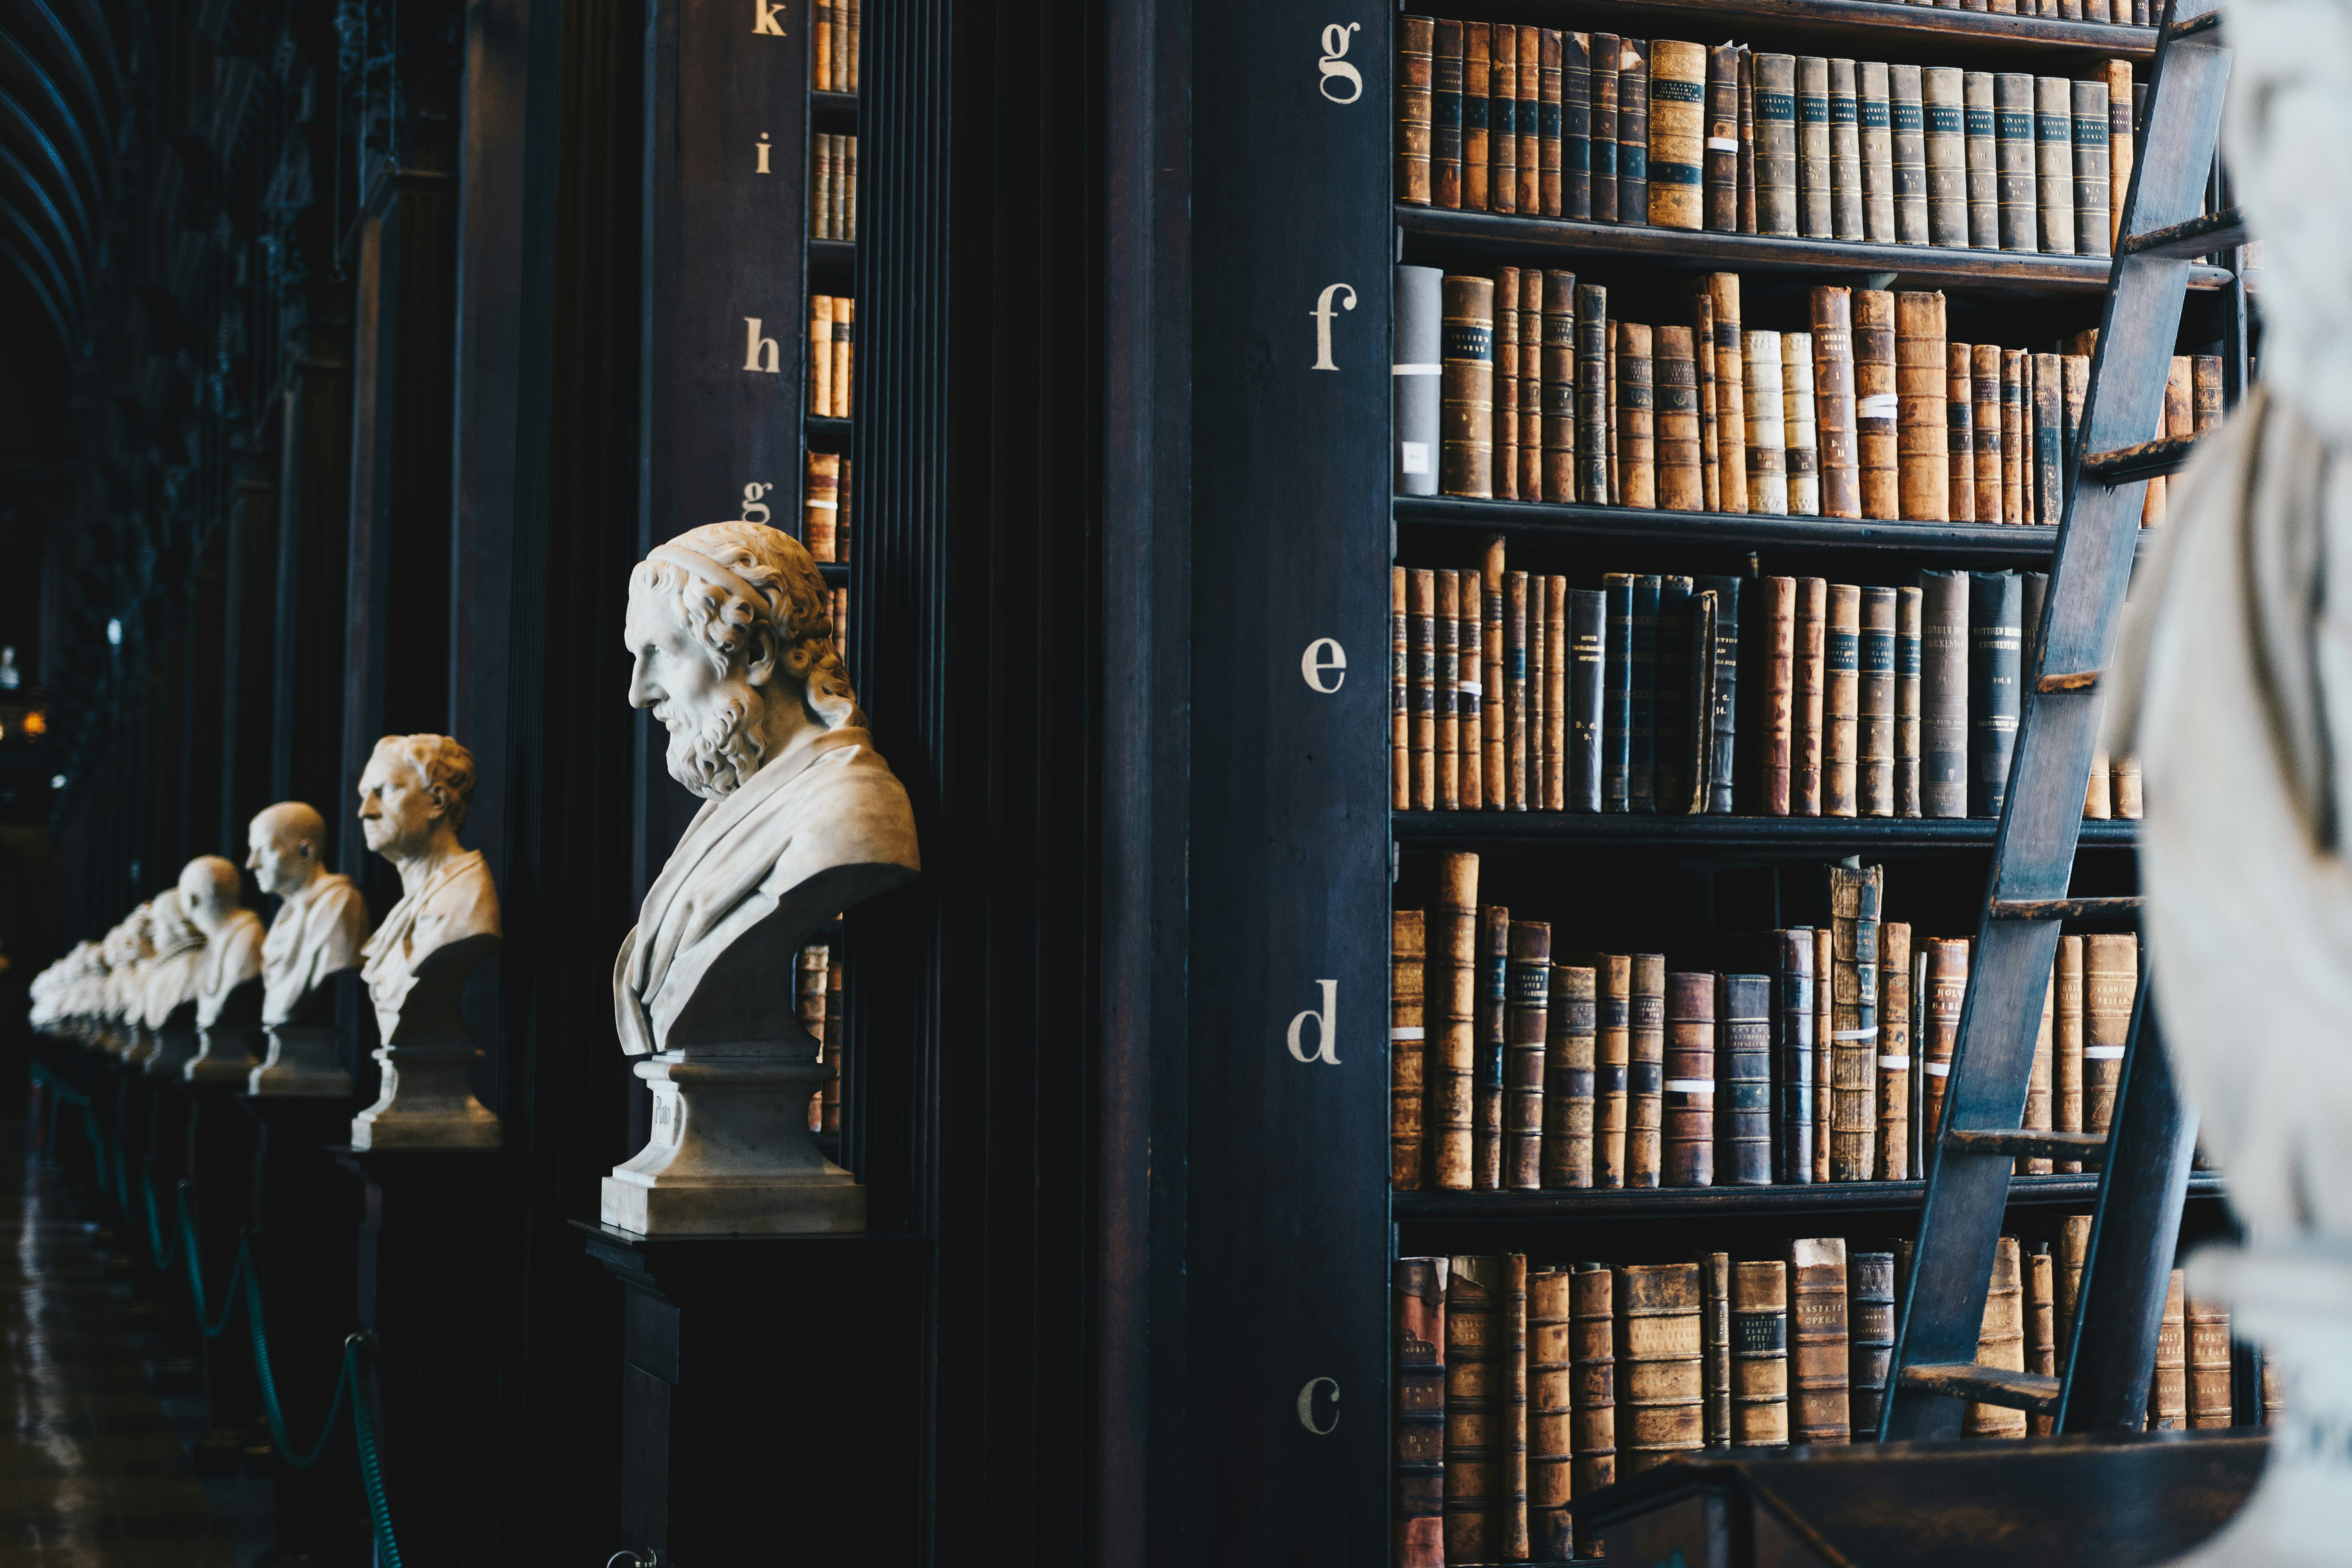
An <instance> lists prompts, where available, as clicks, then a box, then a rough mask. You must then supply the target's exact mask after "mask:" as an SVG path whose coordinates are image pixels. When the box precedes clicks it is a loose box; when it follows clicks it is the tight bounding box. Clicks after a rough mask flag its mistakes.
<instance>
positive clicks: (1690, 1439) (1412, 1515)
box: [1392, 1215, 2275, 1568]
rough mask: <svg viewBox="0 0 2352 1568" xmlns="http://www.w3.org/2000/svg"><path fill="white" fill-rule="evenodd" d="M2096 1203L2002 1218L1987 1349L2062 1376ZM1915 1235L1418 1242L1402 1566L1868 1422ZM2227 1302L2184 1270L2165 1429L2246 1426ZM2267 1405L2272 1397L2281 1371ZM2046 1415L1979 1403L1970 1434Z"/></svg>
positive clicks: (1474, 1556) (1520, 1541)
mask: <svg viewBox="0 0 2352 1568" xmlns="http://www.w3.org/2000/svg"><path fill="white" fill-rule="evenodd" d="M2090 1228H2091V1225H2090V1216H2089V1215H2074V1216H2070V1217H2069V1218H2067V1219H2066V1220H2065V1222H2064V1225H2063V1231H2062V1235H2061V1240H2060V1242H2059V1249H2060V1250H2059V1255H2057V1256H2053V1252H2052V1249H2051V1246H2050V1244H2049V1243H2046V1242H2045V1243H2042V1244H2040V1245H2038V1246H2036V1247H2033V1248H2032V1249H2031V1250H2029V1249H2028V1248H2027V1247H2025V1246H2024V1244H2022V1243H2021V1241H2020V1240H2019V1238H2017V1237H2001V1238H2000V1244H1999V1246H1998V1248H1997V1249H1996V1252H1995V1256H1994V1260H1993V1268H1992V1274H1991V1277H1990V1280H1989V1282H1988V1291H1987V1296H1986V1300H1985V1310H1984V1317H1983V1319H1982V1323H1981V1327H1980V1329H1979V1338H1978V1350H1977V1361H1978V1363H1979V1364H1980V1365H1985V1366H1994V1367H2002V1368H2006V1369H2008V1370H2011V1371H2016V1372H2032V1373H2040V1374H2042V1375H2043V1376H2055V1375H2056V1374H2057V1372H2058V1367H2059V1363H2060V1355H2059V1347H2060V1346H2061V1345H2063V1344H2066V1343H2069V1342H2071V1340H2072V1328H2073V1320H2074V1310H2075V1304H2076V1299H2077V1295H2078V1293H2079V1290H2080V1287H2081V1281H2082V1275H2083V1264H2084V1257H2085V1254H2086V1251H2087V1245H2088V1241H2089V1237H2090ZM1909 1251H1910V1243H1909V1242H1907V1241H1900V1242H1897V1241H1878V1242H1864V1243H1862V1244H1860V1245H1858V1246H1856V1247H1854V1248H1853V1250H1851V1251H1849V1249H1848V1245H1847V1242H1846V1240H1845V1239H1844V1238H1843V1237H1817V1238H1799V1239H1794V1240H1791V1241H1790V1242H1789V1243H1788V1245H1787V1250H1786V1252H1785V1253H1783V1254H1781V1255H1780V1256H1776V1257H1772V1258H1756V1259H1743V1260H1738V1261H1735V1260H1734V1259H1733V1258H1732V1257H1731V1255H1730V1254H1728V1253H1724V1252H1715V1253H1707V1254H1704V1255H1702V1256H1701V1257H1700V1258H1697V1259H1696V1260H1694V1261H1691V1262H1674V1263H1655V1264H1618V1265H1610V1264H1603V1263H1578V1264H1574V1265H1572V1266H1568V1267H1558V1266H1554V1267H1540V1266H1538V1267H1532V1268H1531V1267H1530V1265H1529V1262H1528V1258H1527V1256H1526V1255H1525V1254H1521V1253H1503V1254H1474V1255H1468V1256H1456V1257H1452V1258H1398V1259H1397V1260H1396V1263H1395V1265H1394V1268H1393V1276H1392V1279H1393V1285H1392V1289H1393V1297H1394V1302H1393V1310H1394V1316H1395V1340H1394V1347H1395V1361H1394V1369H1395V1382H1394V1387H1395V1400H1396V1405H1395V1413H1394V1419H1395V1425H1394V1427H1393V1431H1394V1436H1395V1448H1394V1450H1393V1453H1394V1467H1395V1468H1394V1497H1395V1509H1396V1512H1395V1538H1394V1539H1395V1554H1394V1555H1395V1561H1396V1563H1397V1564H1398V1568H1444V1565H1446V1564H1472V1563H1511V1562H1528V1561H1537V1562H1559V1561H1565V1560H1569V1559H1570V1558H1587V1559H1590V1558H1595V1557H1599V1556H1601V1555H1602V1554H1603V1546H1602V1542H1601V1541H1599V1540H1598V1539H1595V1538H1594V1537H1592V1536H1591V1534H1590V1533H1587V1534H1586V1535H1584V1537H1583V1538H1582V1539H1580V1538H1579V1532H1578V1531H1577V1530H1576V1528H1575V1521H1574V1520H1573V1518H1572V1517H1571V1515H1570V1509H1569V1504H1570V1501H1571V1500H1574V1499H1575V1498H1578V1497H1582V1496H1589V1495H1590V1494H1591V1493H1592V1492H1594V1491H1597V1490H1599V1489H1601V1488H1603V1487H1606V1486H1609V1485H1611V1484H1612V1483H1613V1482H1615V1481H1617V1480H1619V1479H1631V1478H1632V1477H1633V1476H1637V1475H1639V1474H1641V1473H1642V1472H1643V1471H1644V1470H1648V1469H1652V1468H1656V1467H1657V1466H1659V1465H1662V1464H1664V1463H1666V1462H1668V1461H1669V1460H1670V1459H1671V1458H1673V1457H1674V1456H1675V1454H1678V1453H1687V1452H1692V1451H1695V1450H1700V1449H1706V1448H1725V1449H1728V1448H1735V1447H1778V1446H1780V1445H1783V1444H1790V1443H1802V1444H1818V1443H1845V1442H1869V1441H1873V1440H1874V1438H1875V1436H1876V1433H1877V1428H1878V1424H1879V1418H1880V1415H1881V1411H1882V1409H1883V1406H1884V1404H1885V1396H1886V1385H1887V1377H1888V1373H1889V1369H1890V1364H1891V1363H1892V1361H1893V1357H1894V1349H1895V1321H1896V1309H1897V1302H1896V1287H1897V1282H1898V1280H1900V1279H1903V1278H1905V1277H1906V1275H1907V1273H1908V1264H1909ZM2234 1369H2235V1358H2234V1357H2233V1356H2232V1354H2231V1339H2230V1321H2229V1315H2228V1313H2227V1312H2226V1311H2225V1310H2221V1309H2220V1308H2218V1307H2212V1306H2210V1305H2208V1304H2205V1303H2201V1302H2200V1303H2192V1302H2189V1301H2187V1300H2184V1298H2183V1296H2182V1293H2181V1276H2180V1275H2179V1272H2177V1271H2176V1272H2175V1273H2174V1275H2173V1277H2172V1289H2171V1293H2170V1296H2169V1298H2168V1301H2167V1304H2166V1313H2165V1318H2164V1324H2163V1329H2162V1332H2161V1334H2160V1337H2159V1340H2158V1352H2157V1363H2156V1372H2155V1376H2154V1378H2153V1379H2152V1380H2151V1386H2150V1389H2149V1400H2148V1425H2149V1426H2151V1427H2152V1428H2173V1427H2189V1426H2197V1427H2212V1426H2230V1425H2231V1413H2232V1410H2233V1394H2234V1390H2233V1388H2232V1377H2233V1373H2234ZM2264 1384H2265V1387H2264V1389H2263V1394H2265V1395H2270V1396H2271V1397H2266V1398H2264V1399H2263V1406H2264V1408H2265V1412H2266V1414H2267V1412H2268V1410H2269V1409H2271V1408H2273V1407H2274V1406H2275V1398H2274V1394H2273V1388H2272V1386H2271V1380H2270V1379H2268V1378H2265V1380H2264ZM2029 1429H2031V1430H2033V1431H2036V1432H2047V1431H2048V1429H2049V1418H2048V1417H2047V1416H2039V1415H2037V1416H2033V1417H2031V1418H2029V1417H2028V1416H2027V1415H2025V1414H2024V1413H2023V1412H2021V1411H2016V1410H2011V1409H2008V1408H2005V1407H2003V1406H2000V1405H1969V1410H1968V1414H1967V1416H1966V1418H1965V1425H1964V1427H1963V1430H1964V1431H1965V1433H1966V1434H1967V1435H1968V1436H1975V1437H2016V1436H2025V1435H2026V1434H2027V1432H2028V1431H2029Z"/></svg>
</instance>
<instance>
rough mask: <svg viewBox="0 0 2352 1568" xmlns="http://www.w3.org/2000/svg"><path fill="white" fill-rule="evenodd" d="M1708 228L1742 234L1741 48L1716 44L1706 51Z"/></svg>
mask: <svg viewBox="0 0 2352 1568" xmlns="http://www.w3.org/2000/svg"><path fill="white" fill-rule="evenodd" d="M1706 57H1707V58H1706V174H1705V176H1704V179H1705V195H1706V226H1707V227H1708V228H1709V229H1711V230H1713V231H1714V232H1716V233H1717V234H1737V233H1738V232H1739V49H1738V46H1737V45H1734V44H1717V45H1716V46H1715V47H1713V48H1710V49H1709V50H1707V52H1706Z"/></svg>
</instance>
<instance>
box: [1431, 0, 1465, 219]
mask: <svg viewBox="0 0 2352 1568" xmlns="http://www.w3.org/2000/svg"><path fill="white" fill-rule="evenodd" d="M1431 46H1432V47H1431V60H1430V77H1429V87H1430V92H1429V103H1430V116H1429V126H1430V131H1429V192H1430V205H1432V206H1438V207H1447V208H1459V207H1460V206H1461V205H1462V24H1461V23H1459V22H1455V21H1450V20H1448V19H1446V18H1444V17H1442V16H1441V17H1439V18H1438V19H1437V22H1436V24H1435V26H1433V28H1432V30H1431Z"/></svg>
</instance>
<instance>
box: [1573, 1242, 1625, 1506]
mask: <svg viewBox="0 0 2352 1568" xmlns="http://www.w3.org/2000/svg"><path fill="white" fill-rule="evenodd" d="M1616 1282H1617V1279H1616V1275H1615V1273H1614V1271H1612V1269H1611V1268H1609V1267H1608V1266H1607V1265H1606V1264H1601V1263H1580V1264H1578V1265H1576V1267H1575V1268H1574V1269H1573V1270H1572V1271H1571V1272H1570V1279H1569V1310H1570V1313H1571V1316H1570V1320H1569V1344H1570V1352H1571V1353H1572V1354H1573V1356H1574V1358H1575V1359H1574V1366H1575V1373H1574V1377H1575V1383H1574V1386H1573V1387H1572V1389H1571V1390H1570V1397H1571V1398H1572V1400H1573V1401H1574V1407H1575V1408H1574V1415H1573V1416H1572V1418H1571V1420H1570V1426H1569V1432H1570V1440H1571V1442H1570V1470H1571V1472H1572V1474H1573V1477H1574V1479H1573V1481H1572V1483H1571V1487H1570V1492H1571V1495H1573V1496H1576V1497H1586V1496H1589V1495H1591V1493H1593V1492H1597V1491H1599V1490H1600V1489H1601V1488H1603V1487H1605V1486H1611V1485H1613V1484H1614V1483H1615V1482H1616V1479H1617V1316H1616V1311H1615V1287H1616ZM1592 1546H1593V1543H1592V1542H1590V1541H1587V1542H1584V1543H1583V1548H1582V1549H1583V1550H1584V1551H1586V1552H1591V1550H1592Z"/></svg>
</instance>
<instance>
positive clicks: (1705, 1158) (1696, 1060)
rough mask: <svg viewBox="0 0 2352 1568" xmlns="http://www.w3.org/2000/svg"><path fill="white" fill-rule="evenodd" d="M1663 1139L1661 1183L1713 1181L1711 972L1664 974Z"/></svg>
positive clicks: (1698, 1184) (1706, 1183) (1701, 1184)
mask: <svg viewBox="0 0 2352 1568" xmlns="http://www.w3.org/2000/svg"><path fill="white" fill-rule="evenodd" d="M1665 1047H1666V1059H1665V1140H1664V1166H1663V1170H1662V1173H1661V1175H1660V1181H1661V1183H1662V1184H1664V1185H1665V1186H1669V1187H1707V1186H1713V1185H1714V1184H1715V1054H1716V1052H1715V976H1714V975H1712V974H1683V973H1675V974H1668V975H1667V976H1666V1030H1665Z"/></svg>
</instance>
